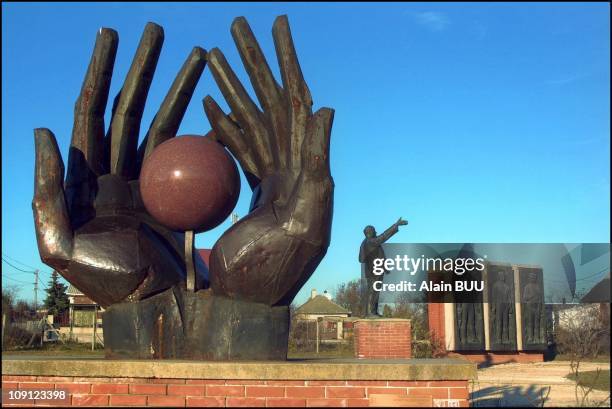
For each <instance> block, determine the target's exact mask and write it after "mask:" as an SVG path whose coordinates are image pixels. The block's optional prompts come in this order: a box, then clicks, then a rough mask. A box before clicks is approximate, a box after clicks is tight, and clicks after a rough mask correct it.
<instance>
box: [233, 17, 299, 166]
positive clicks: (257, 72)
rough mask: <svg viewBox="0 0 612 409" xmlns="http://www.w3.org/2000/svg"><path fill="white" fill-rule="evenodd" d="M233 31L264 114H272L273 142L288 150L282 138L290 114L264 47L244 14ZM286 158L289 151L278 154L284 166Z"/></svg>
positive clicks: (286, 143) (279, 147)
mask: <svg viewBox="0 0 612 409" xmlns="http://www.w3.org/2000/svg"><path fill="white" fill-rule="evenodd" d="M231 31H232V37H233V38H234V42H235V43H236V47H237V48H238V52H239V54H240V58H241V59H242V63H243V65H244V68H245V69H246V71H247V74H248V75H249V78H250V80H251V84H253V88H254V89H255V93H256V94H257V99H259V102H260V104H261V107H262V108H263V110H264V115H267V116H268V117H269V120H270V121H269V122H270V124H271V126H272V129H273V135H270V137H271V138H273V141H272V143H273V144H276V145H277V150H278V151H279V152H286V153H287V152H289V146H285V145H288V142H289V141H286V140H285V138H283V136H284V134H285V128H286V122H287V118H286V116H285V114H284V109H283V105H284V97H283V95H282V89H281V88H280V86H279V85H278V83H277V82H276V80H275V79H274V76H273V75H272V71H271V70H270V66H269V65H268V61H267V60H266V57H265V56H264V54H263V52H262V51H261V47H260V46H259V43H258V42H257V39H256V38H255V36H254V35H253V32H252V31H251V27H250V26H249V23H248V22H247V20H246V19H245V18H244V17H238V18H236V19H235V20H234V22H233V24H232V30H231ZM287 159H288V158H287V156H286V155H279V160H280V162H281V166H283V167H284V165H285V163H286V161H287Z"/></svg>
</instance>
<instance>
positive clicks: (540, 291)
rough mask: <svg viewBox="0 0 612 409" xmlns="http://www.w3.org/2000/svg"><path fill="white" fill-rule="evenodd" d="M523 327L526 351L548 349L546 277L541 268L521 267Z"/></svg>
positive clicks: (523, 340)
mask: <svg viewBox="0 0 612 409" xmlns="http://www.w3.org/2000/svg"><path fill="white" fill-rule="evenodd" d="M519 282H520V287H521V288H520V290H521V292H520V294H521V326H522V329H523V331H522V334H521V335H522V337H523V338H522V342H523V349H524V350H543V349H545V348H546V312H545V310H544V276H543V271H542V269H541V268H529V267H519Z"/></svg>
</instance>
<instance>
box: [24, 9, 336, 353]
mask: <svg viewBox="0 0 612 409" xmlns="http://www.w3.org/2000/svg"><path fill="white" fill-rule="evenodd" d="M232 34H233V37H234V40H235V41H236V44H237V46H238V49H239V51H240V54H241V57H242V60H243V63H244V65H245V67H246V69H247V72H248V74H249V76H250V79H251V82H252V84H253V87H254V89H255V91H256V94H257V97H258V98H259V101H260V103H261V107H262V109H263V111H260V110H259V108H258V107H257V106H256V105H255V103H254V102H253V101H252V100H251V99H250V98H249V96H248V95H247V93H246V91H245V90H244V88H243V86H242V85H241V84H240V82H239V81H238V80H237V78H236V75H235V74H234V72H233V71H232V70H231V68H230V67H229V65H228V64H227V62H226V61H225V59H224V57H223V54H222V53H221V52H220V51H219V50H217V49H213V50H212V51H211V52H210V53H209V54H208V56H207V59H208V62H209V66H211V69H212V72H213V75H214V77H215V80H216V81H217V83H218V85H219V87H220V88H221V91H222V93H223V95H224V97H225V98H226V100H227V102H228V104H229V106H230V108H231V110H232V113H231V114H229V115H226V114H225V113H223V112H222V111H221V109H220V108H219V106H218V105H217V104H216V103H215V101H214V100H213V99H212V98H210V97H207V98H206V99H205V101H204V105H205V110H206V114H207V116H208V118H209V120H210V122H211V125H212V128H213V132H212V133H211V135H214V137H216V139H217V140H218V141H219V142H220V143H222V144H223V145H225V146H226V147H227V148H228V149H229V150H230V151H231V153H232V154H233V155H234V156H235V157H236V158H237V160H238V162H239V163H240V165H241V167H242V169H243V171H244V173H245V175H246V177H247V180H248V182H249V184H250V186H251V188H252V189H253V198H252V201H251V211H250V213H249V214H248V215H247V216H246V217H244V218H243V219H241V220H240V221H239V222H238V223H236V224H235V225H233V226H232V227H231V228H230V229H229V230H228V231H226V232H225V233H224V234H223V235H222V237H221V238H220V239H219V241H218V242H217V243H216V244H215V246H214V248H213V252H212V254H211V260H210V277H209V280H210V285H209V286H207V285H208V280H207V276H206V269H205V268H202V267H200V268H199V269H198V279H197V286H196V287H197V288H199V289H200V290H199V291H197V292H195V293H194V292H191V291H186V290H185V283H184V281H185V264H184V262H183V260H184V254H183V252H184V250H183V248H184V247H183V238H182V235H180V234H177V233H173V232H170V231H168V230H167V229H165V228H164V227H162V226H160V225H159V224H158V223H156V222H155V221H154V220H153V219H152V218H151V217H150V216H149V215H148V214H147V212H146V210H145V209H144V207H143V206H142V202H141V200H140V198H139V195H138V181H137V180H136V178H137V176H138V171H139V168H140V165H141V164H142V161H143V158H145V157H146V156H147V155H148V154H150V153H151V152H152V150H153V149H154V148H155V146H157V145H158V144H159V143H161V142H163V141H164V140H165V139H167V138H169V137H172V136H174V134H175V133H176V131H177V129H178V125H179V123H180V121H181V119H182V116H183V114H184V111H185V108H186V105H187V103H188V102H189V99H190V98H191V95H192V93H193V89H194V87H195V83H196V82H197V80H198V78H199V76H200V74H201V72H202V70H203V68H204V58H203V51H202V50H201V49H198V48H196V49H195V50H194V52H193V53H192V55H191V56H190V58H189V59H188V61H187V62H186V63H185V65H184V66H183V68H182V70H181V73H179V75H178V77H177V79H176V80H175V82H174V84H173V86H172V89H171V91H170V92H169V94H168V96H167V97H166V99H165V100H164V103H163V104H162V107H161V109H160V111H159V113H158V114H157V116H156V117H155V120H154V121H153V124H152V126H151V129H150V130H149V134H148V136H147V138H146V139H145V141H144V142H143V145H142V146H141V149H139V150H138V152H137V151H136V139H137V138H136V135H137V134H138V125H139V121H140V117H141V116H142V110H143V106H144V100H145V97H146V94H147V90H148V86H149V84H150V80H151V76H152V72H153V69H154V67H155V63H156V62H157V57H158V55H159V48H160V46H161V29H160V28H159V27H157V26H154V25H150V26H148V27H147V30H146V31H145V35H144V36H143V40H142V41H141V44H140V46H139V49H138V51H137V54H136V57H135V59H134V63H133V65H132V68H131V69H130V72H129V74H128V78H127V79H126V83H125V85H124V87H123V90H122V92H121V94H120V95H119V97H118V99H117V100H116V102H115V106H114V108H113V119H112V123H111V127H110V131H109V135H108V136H107V137H106V139H105V138H104V136H103V119H102V118H103V113H104V106H105V103H106V99H107V94H108V88H109V82H110V72H111V70H112V65H113V60H114V55H115V50H116V43H117V39H116V34H115V33H114V32H113V31H111V30H102V31H101V33H100V35H99V38H98V41H97V43H96V48H95V50H94V56H93V58H92V62H91V63H90V68H89V70H88V74H87V77H86V79H85V83H84V85H83V90H82V92H81V96H80V97H79V100H78V101H77V107H76V119H75V128H74V129H75V130H74V133H73V141H72V146H71V153H70V158H69V169H68V176H67V180H66V186H65V192H66V194H65V195H64V188H63V187H62V173H63V166H62V162H61V158H60V155H59V150H58V148H57V144H56V142H55V139H54V137H53V135H52V134H51V133H50V131H48V130H42V129H40V130H37V131H36V147H37V165H36V191H35V198H34V203H33V206H34V213H35V219H36V228H37V237H38V242H39V248H40V253H41V257H42V258H43V260H44V261H45V263H47V264H49V265H51V266H53V267H54V268H56V269H58V270H59V271H60V272H61V273H62V274H63V275H64V277H66V279H68V280H69V281H70V282H72V283H73V284H75V285H76V286H77V287H78V288H80V289H81V290H82V291H83V292H85V293H86V294H87V295H89V296H90V297H91V298H92V299H94V300H96V301H98V302H99V303H100V304H102V305H104V306H109V307H108V308H107V310H106V312H105V315H104V336H105V348H106V355H107V357H127V358H192V359H284V358H285V357H286V352H287V339H288V329H289V312H288V305H289V303H290V302H291V301H292V299H293V297H294V296H295V294H296V293H297V291H298V290H299V289H300V287H301V286H302V285H303V284H304V282H305V281H306V280H307V279H308V278H309V277H310V275H311V274H312V272H313V271H314V269H315V268H316V267H317V265H318V264H319V262H320V261H321V259H322V258H323V256H324V254H325V252H326V250H327V247H328V245H329V240H330V231H331V216H332V206H333V203H332V199H333V181H332V178H331V175H330V169H329V138H330V133H331V124H332V119H333V111H332V110H331V109H328V108H323V109H321V110H319V111H317V112H316V113H314V114H313V113H312V110H311V106H312V100H311V97H310V93H309V90H308V88H307V86H306V84H305V82H304V79H303V77H302V73H301V69H300V66H299V63H298V61H297V56H296V54H295V49H294V46H293V41H292V39H291V34H290V31H289V26H288V22H287V18H286V17H284V16H283V17H279V18H278V19H277V20H276V22H275V23H274V29H273V35H274V40H275V44H276V51H277V56H278V60H279V64H280V67H281V73H282V83H283V86H282V87H281V86H279V85H278V84H277V83H276V81H275V80H274V78H273V76H272V74H271V71H270V69H269V66H268V64H267V62H266V60H265V58H264V56H263V53H262V52H261V49H260V47H259V45H258V44H257V41H256V40H255V38H254V36H253V34H252V32H251V30H250V28H249V26H248V24H247V22H246V21H245V20H244V19H243V18H238V19H236V21H235V22H234V24H233V25H232Z"/></svg>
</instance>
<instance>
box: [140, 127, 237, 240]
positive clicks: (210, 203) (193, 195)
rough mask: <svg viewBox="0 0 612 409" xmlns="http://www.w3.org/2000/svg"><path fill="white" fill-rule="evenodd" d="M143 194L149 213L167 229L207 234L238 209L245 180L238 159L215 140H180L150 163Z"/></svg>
mask: <svg viewBox="0 0 612 409" xmlns="http://www.w3.org/2000/svg"><path fill="white" fill-rule="evenodd" d="M140 193H141V195H142V200H143V202H144V205H145V207H146V209H147V211H148V212H149V213H150V214H151V215H152V216H153V217H154V218H155V219H156V220H157V221H158V222H160V223H161V224H163V225H164V226H166V227H168V228H169V229H171V230H176V231H186V230H194V231H196V232H202V231H206V230H210V229H212V228H214V227H216V226H218V225H219V224H220V223H221V222H223V220H225V219H226V218H227V216H229V214H230V213H231V211H232V210H233V209H234V207H235V206H236V202H237V201H238V195H239V194H240V176H239V175H238V168H237V167H236V163H235V162H234V159H233V158H232V157H231V156H230V155H229V153H228V152H227V151H226V150H225V148H224V147H223V146H222V145H221V144H219V143H218V142H216V141H215V140H213V139H211V138H209V137H204V136H195V135H186V136H177V137H176V138H172V139H169V140H167V141H166V142H164V143H162V144H160V145H159V146H158V147H156V148H155V150H154V151H153V152H152V153H151V155H149V157H148V158H147V159H146V160H145V161H144V163H143V165H142V170H141V171H140Z"/></svg>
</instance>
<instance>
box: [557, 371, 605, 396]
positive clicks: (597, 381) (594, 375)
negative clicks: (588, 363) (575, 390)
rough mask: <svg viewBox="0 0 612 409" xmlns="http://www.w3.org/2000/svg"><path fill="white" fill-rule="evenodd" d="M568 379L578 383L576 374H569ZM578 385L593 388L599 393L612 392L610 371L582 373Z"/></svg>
mask: <svg viewBox="0 0 612 409" xmlns="http://www.w3.org/2000/svg"><path fill="white" fill-rule="evenodd" d="M566 378H567V379H571V380H572V381H576V376H574V374H569V375H567V376H566ZM578 384H579V385H581V386H585V387H587V388H591V387H592V388H593V389H596V390H598V391H608V390H610V370H609V369H602V370H601V371H585V372H580V380H579V382H578Z"/></svg>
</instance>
